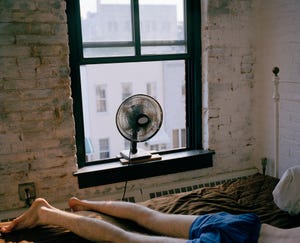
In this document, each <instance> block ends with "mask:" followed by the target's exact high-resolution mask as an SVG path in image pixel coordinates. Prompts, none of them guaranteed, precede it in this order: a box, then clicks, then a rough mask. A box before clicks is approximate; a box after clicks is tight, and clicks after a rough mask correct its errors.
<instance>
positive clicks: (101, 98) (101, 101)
mask: <svg viewBox="0 0 300 243" xmlns="http://www.w3.org/2000/svg"><path fill="white" fill-rule="evenodd" d="M96 103H97V112H106V90H105V86H104V85H97V87H96Z"/></svg>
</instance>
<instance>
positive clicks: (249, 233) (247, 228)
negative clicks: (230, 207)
mask: <svg viewBox="0 0 300 243" xmlns="http://www.w3.org/2000/svg"><path fill="white" fill-rule="evenodd" d="M260 227H261V223H260V220H259V218H258V217H257V216H256V215H255V214H253V213H247V214H240V215H233V214H229V213H225V212H221V213H216V214H206V215H201V216H199V217H197V218H196V219H195V220H194V222H193V223H192V225H191V228H190V233H189V240H188V241H187V243H200V242H203V243H204V242H205V243H207V242H214V243H216V242H220V243H224V242H226V243H227V242H228V243H235V242H237V243H243V242H245V243H246V242H247V243H248V242H249V243H254V242H257V241H258V237H259V232H260Z"/></svg>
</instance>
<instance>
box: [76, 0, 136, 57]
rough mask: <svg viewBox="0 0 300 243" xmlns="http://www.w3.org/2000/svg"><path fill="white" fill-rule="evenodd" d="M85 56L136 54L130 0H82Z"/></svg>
mask: <svg viewBox="0 0 300 243" xmlns="http://www.w3.org/2000/svg"><path fill="white" fill-rule="evenodd" d="M80 13H81V28H82V40H83V53H84V57H105V56H123V55H124V56H126V55H133V54H134V48H133V37H132V33H133V32H132V21H131V4H130V0H123V1H121V2H120V3H118V1H98V0H80Z"/></svg>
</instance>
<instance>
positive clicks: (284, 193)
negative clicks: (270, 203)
mask: <svg viewBox="0 0 300 243" xmlns="http://www.w3.org/2000/svg"><path fill="white" fill-rule="evenodd" d="M299 186H300V166H293V167H291V168H289V169H288V170H286V171H285V172H284V174H283V175H282V177H281V179H280V181H279V183H278V184H277V185H276V187H275V189H274V191H273V197H274V202H275V203H276V205H277V206H278V207H279V208H280V209H281V210H284V211H287V212H288V213H289V214H291V215H297V214H299V213H300V193H299Z"/></svg>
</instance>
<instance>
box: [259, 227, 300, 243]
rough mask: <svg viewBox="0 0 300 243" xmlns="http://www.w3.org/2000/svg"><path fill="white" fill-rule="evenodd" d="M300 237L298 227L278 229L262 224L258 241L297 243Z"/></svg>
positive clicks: (266, 242)
mask: <svg viewBox="0 0 300 243" xmlns="http://www.w3.org/2000/svg"><path fill="white" fill-rule="evenodd" d="M299 239H300V227H297V228H291V229H280V228H277V227H274V226H271V225H268V224H262V226H261V230H260V234H259V238H258V242H259V243H298V242H299Z"/></svg>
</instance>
